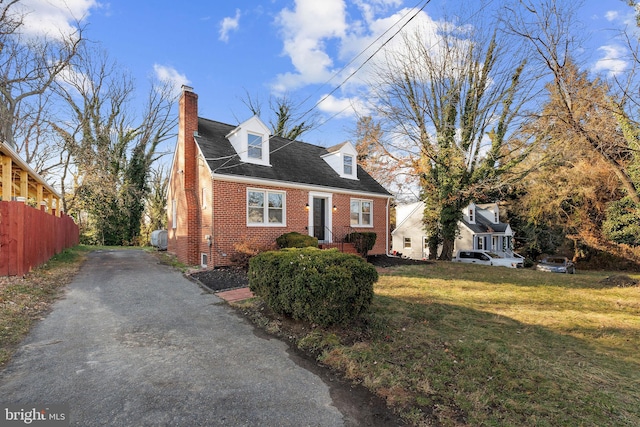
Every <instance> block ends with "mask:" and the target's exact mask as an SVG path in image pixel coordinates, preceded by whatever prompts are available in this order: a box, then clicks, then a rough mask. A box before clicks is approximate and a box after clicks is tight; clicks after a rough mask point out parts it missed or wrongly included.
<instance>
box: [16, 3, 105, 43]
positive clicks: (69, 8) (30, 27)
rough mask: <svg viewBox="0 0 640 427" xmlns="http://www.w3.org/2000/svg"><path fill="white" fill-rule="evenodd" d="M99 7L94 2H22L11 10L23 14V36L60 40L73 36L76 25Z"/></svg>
mask: <svg viewBox="0 0 640 427" xmlns="http://www.w3.org/2000/svg"><path fill="white" fill-rule="evenodd" d="M100 6H101V5H100V3H98V2H97V1H96V0H22V1H21V2H19V3H17V4H16V5H15V7H12V9H11V10H13V11H14V12H16V13H20V14H23V16H24V19H23V26H22V27H21V31H23V32H24V34H26V35H30V36H47V37H52V38H62V37H64V36H68V35H70V34H73V33H74V32H75V31H76V23H77V22H80V21H82V20H84V19H86V18H87V17H88V16H89V12H90V11H91V9H95V8H98V7H100Z"/></svg>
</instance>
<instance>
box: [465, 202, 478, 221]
mask: <svg viewBox="0 0 640 427" xmlns="http://www.w3.org/2000/svg"><path fill="white" fill-rule="evenodd" d="M476 215H477V212H476V205H475V203H469V206H467V207H466V208H465V210H464V212H463V216H464V219H465V221H467V222H468V223H469V224H475V223H476Z"/></svg>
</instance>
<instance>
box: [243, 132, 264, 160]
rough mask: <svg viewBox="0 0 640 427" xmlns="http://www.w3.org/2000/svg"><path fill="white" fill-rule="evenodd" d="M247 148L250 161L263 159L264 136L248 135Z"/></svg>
mask: <svg viewBox="0 0 640 427" xmlns="http://www.w3.org/2000/svg"><path fill="white" fill-rule="evenodd" d="M247 146H248V150H247V155H248V156H249V158H250V159H262V135H256V134H254V133H247Z"/></svg>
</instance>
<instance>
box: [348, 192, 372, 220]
mask: <svg viewBox="0 0 640 427" xmlns="http://www.w3.org/2000/svg"><path fill="white" fill-rule="evenodd" d="M372 214H373V201H371V200H358V199H352V200H351V225H353V226H357V227H372V226H373V218H372Z"/></svg>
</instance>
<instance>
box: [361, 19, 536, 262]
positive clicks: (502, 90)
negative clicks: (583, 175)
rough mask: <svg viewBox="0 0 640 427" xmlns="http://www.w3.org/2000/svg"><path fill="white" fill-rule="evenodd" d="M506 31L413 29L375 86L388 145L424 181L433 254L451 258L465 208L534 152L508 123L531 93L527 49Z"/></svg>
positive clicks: (375, 79)
mask: <svg viewBox="0 0 640 427" xmlns="http://www.w3.org/2000/svg"><path fill="white" fill-rule="evenodd" d="M503 36H504V34H503V33H501V32H499V31H498V30H494V32H493V33H488V34H487V33H484V32H483V31H482V30H481V28H480V27H474V26H472V25H466V26H464V27H458V26H455V25H454V24H448V25H443V26H440V27H439V28H437V29H435V30H433V29H432V30H431V31H428V30H426V29H423V30H418V31H415V32H413V33H410V34H405V35H404V37H403V39H402V43H401V46H400V47H399V48H395V49H394V50H393V51H387V53H386V57H385V60H384V61H383V63H382V64H381V65H379V66H378V67H377V68H376V70H375V73H374V77H373V79H372V81H371V83H370V86H371V87H372V88H373V94H372V95H373V96H372V98H373V99H374V100H375V103H376V104H375V111H376V114H377V115H378V116H379V117H380V119H381V120H382V123H384V124H385V129H384V131H385V133H386V134H387V135H388V136H389V138H388V139H387V141H386V146H387V150H388V151H389V152H390V153H393V154H394V155H396V156H398V157H404V158H405V161H406V163H409V164H411V165H412V167H413V171H414V174H415V176H416V177H418V178H419V179H420V184H421V191H422V198H423V200H424V201H425V204H426V206H427V208H426V211H425V219H426V220H425V227H426V231H427V233H428V234H429V236H430V238H431V242H430V249H431V250H430V253H431V254H432V256H434V255H435V254H436V253H437V248H438V245H439V244H442V251H441V254H440V258H441V259H451V256H452V252H453V245H454V241H455V238H456V235H457V233H458V222H459V220H461V219H462V209H463V207H464V206H465V205H466V204H468V203H469V202H470V201H482V198H484V197H487V196H490V195H491V194H492V192H495V191H496V190H497V189H499V188H500V187H501V186H502V185H503V184H504V178H505V177H506V175H507V174H508V173H509V172H510V171H511V170H512V169H513V166H514V165H515V164H517V163H518V162H519V161H520V160H521V159H522V158H523V157H524V155H526V151H525V152H524V153H520V154H519V155H517V156H513V153H511V152H510V150H509V145H508V139H509V130H510V129H512V128H513V127H514V123H515V121H516V119H517V118H518V113H519V112H520V110H521V108H522V105H523V103H524V101H525V100H526V99H527V95H528V94H529V92H528V90H527V88H528V86H527V81H526V78H525V77H526V76H525V70H526V68H525V64H526V59H524V55H523V52H522V51H521V50H520V49H519V46H518V45H517V44H515V43H514V41H513V40H507V39H506V38H505V37H503Z"/></svg>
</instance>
